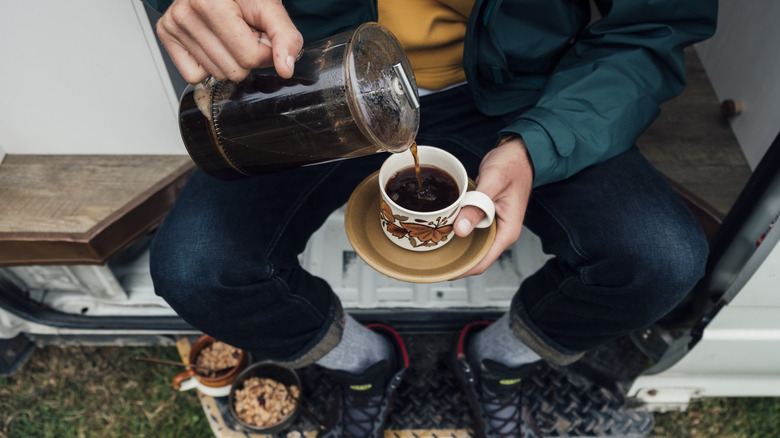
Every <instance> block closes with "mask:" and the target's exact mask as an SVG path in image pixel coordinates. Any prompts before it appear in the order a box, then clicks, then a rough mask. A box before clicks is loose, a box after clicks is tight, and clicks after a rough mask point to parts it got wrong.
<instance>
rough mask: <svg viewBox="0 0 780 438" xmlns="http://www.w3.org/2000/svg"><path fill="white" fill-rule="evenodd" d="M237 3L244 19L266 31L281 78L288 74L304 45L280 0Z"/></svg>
mask: <svg viewBox="0 0 780 438" xmlns="http://www.w3.org/2000/svg"><path fill="white" fill-rule="evenodd" d="M239 4H240V6H241V13H242V14H243V16H244V19H245V20H246V22H247V23H248V24H249V25H250V26H252V27H254V28H255V29H258V30H260V31H261V32H265V34H266V35H268V39H269V40H270V42H271V51H272V52H273V62H274V67H275V68H276V71H277V73H279V75H280V76H282V77H284V78H290V77H291V76H292V75H293V72H294V70H295V61H296V58H297V56H298V53H299V52H300V51H301V48H302V47H303V36H302V35H301V33H300V32H298V29H297V28H296V27H295V24H293V22H292V20H291V19H290V16H289V15H287V10H285V8H284V5H283V4H282V2H281V1H279V0H255V1H250V0H244V1H240V2H239Z"/></svg>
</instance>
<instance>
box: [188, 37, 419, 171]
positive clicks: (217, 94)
mask: <svg viewBox="0 0 780 438" xmlns="http://www.w3.org/2000/svg"><path fill="white" fill-rule="evenodd" d="M418 102H419V101H418V99H417V88H416V84H415V81H414V74H413V72H412V70H411V66H410V64H409V61H408V59H407V58H406V56H405V55H404V52H403V50H402V48H401V46H400V44H399V43H398V41H397V40H396V39H395V37H394V36H393V35H392V34H391V33H390V32H389V31H388V30H387V29H385V28H384V27H382V26H380V25H378V24H376V23H366V24H364V25H362V26H360V27H359V28H358V29H356V30H355V31H353V32H345V33H342V34H338V35H335V36H333V37H331V38H327V39H325V40H321V41H317V42H315V43H311V44H307V45H305V46H304V49H303V51H302V53H301V57H300V59H299V60H298V61H297V62H296V64H295V74H294V76H293V77H292V78H291V79H283V78H281V77H280V76H278V75H277V74H276V73H275V71H274V70H273V68H269V69H258V70H254V71H252V72H251V73H250V75H249V76H248V77H247V78H246V79H245V80H244V81H241V82H238V83H235V82H229V81H218V80H215V79H213V78H210V79H208V80H206V81H204V82H203V83H201V84H198V85H191V86H189V87H188V88H187V89H186V90H185V92H184V94H183V96H182V98H181V102H180V108H179V125H180V129H181V135H182V139H183V140H184V144H185V146H186V147H187V151H188V152H189V154H190V156H191V157H192V159H193V161H195V164H197V165H198V167H200V168H201V169H203V170H204V171H205V172H206V173H209V174H210V175H212V176H216V177H218V178H220V179H226V180H230V179H239V178H245V177H251V176H256V175H261V174H265V173H269V172H276V171H280V170H285V169H291V168H296V167H301V166H305V165H309V164H315V163H322V162H328V161H332V160H338V159H344V158H351V157H358V156H363V155H368V154H373V153H376V152H383V151H389V152H401V151H405V150H406V149H408V148H409V146H410V145H411V144H412V142H413V141H414V137H415V135H416V134H417V129H418V127H419V117H420V116H419V103H418Z"/></svg>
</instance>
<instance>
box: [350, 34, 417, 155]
mask: <svg viewBox="0 0 780 438" xmlns="http://www.w3.org/2000/svg"><path fill="white" fill-rule="evenodd" d="M344 68H345V72H344V73H345V74H344V77H345V78H346V80H345V82H346V87H347V96H348V97H347V103H348V105H349V109H350V111H351V113H352V117H353V118H354V120H355V121H356V122H357V125H358V127H359V129H360V131H361V132H362V133H363V135H365V136H366V138H368V139H370V140H372V142H373V143H374V144H376V145H378V146H379V147H380V150H381V149H384V150H387V151H389V152H402V151H405V150H407V149H408V148H409V146H411V144H412V143H413V142H414V139H415V137H416V136H417V130H418V129H419V127H420V109H419V108H420V103H419V97H418V95H417V82H416V81H415V79H414V72H413V71H412V66H411V64H410V63H409V59H408V58H407V57H406V54H405V53H404V50H403V48H402V47H401V44H400V43H399V42H398V40H397V39H396V37H395V36H394V35H393V34H392V33H390V31H388V30H387V29H386V28H384V27H383V26H381V25H379V24H377V23H365V24H363V25H361V26H360V27H359V28H357V29H356V30H355V32H354V34H353V36H352V39H351V40H350V41H349V43H348V44H347V47H346V53H345V63H344Z"/></svg>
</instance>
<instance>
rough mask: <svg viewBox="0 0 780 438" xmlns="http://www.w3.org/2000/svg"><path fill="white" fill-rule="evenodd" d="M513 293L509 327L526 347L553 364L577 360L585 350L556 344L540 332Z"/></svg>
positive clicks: (516, 295)
mask: <svg viewBox="0 0 780 438" xmlns="http://www.w3.org/2000/svg"><path fill="white" fill-rule="evenodd" d="M519 295H520V294H519V293H518V294H515V297H514V298H513V299H512V306H511V307H510V309H511V318H510V320H509V327H510V329H511V330H512V333H514V335H515V336H517V338H518V339H520V340H521V341H522V342H523V343H524V344H525V345H526V346H528V348H530V349H531V350H533V351H534V352H536V354H538V355H539V356H541V358H542V359H544V360H545V361H547V362H549V363H552V364H554V365H560V366H565V365H569V364H571V363H574V362H576V361H577V360H579V359H580V358H581V357H582V356H583V355H584V354H585V352H583V351H579V352H577V351H572V350H569V349H567V348H564V347H562V346H560V345H558V344H557V343H556V342H555V341H553V340H552V339H550V338H549V337H547V336H546V335H545V334H544V333H542V332H540V331H539V330H538V329H537V328H536V327H535V326H534V325H533V323H532V322H531V320H530V318H529V316H528V313H526V311H525V307H523V304H522V303H521V302H520V300H519V298H518V296H519Z"/></svg>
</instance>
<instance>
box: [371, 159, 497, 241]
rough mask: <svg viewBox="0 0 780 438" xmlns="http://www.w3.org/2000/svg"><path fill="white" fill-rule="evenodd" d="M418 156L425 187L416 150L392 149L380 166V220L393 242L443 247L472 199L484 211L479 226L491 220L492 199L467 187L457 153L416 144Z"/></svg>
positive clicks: (464, 173) (463, 169) (465, 177)
mask: <svg viewBox="0 0 780 438" xmlns="http://www.w3.org/2000/svg"><path fill="white" fill-rule="evenodd" d="M417 156H418V158H419V165H420V170H421V172H422V176H423V181H422V183H423V184H422V188H419V187H418V183H417V175H416V171H415V163H414V156H413V155H412V154H408V153H397V154H393V155H391V156H390V157H389V158H388V159H387V160H385V162H384V164H382V167H381V169H380V170H379V192H380V194H381V200H380V222H381V226H382V231H384V233H385V235H386V236H387V238H388V239H390V241H391V242H393V243H395V244H396V245H398V246H400V247H401V248H404V249H408V250H410V251H431V250H434V249H437V248H441V247H443V246H444V245H445V244H447V242H449V241H451V240H452V239H453V238H454V237H455V235H454V234H455V233H454V228H453V225H454V220H455V217H457V215H458V213H459V212H460V209H461V208H463V207H465V206H468V205H470V206H474V207H477V208H479V209H480V210H482V211H483V212H484V213H485V217H484V218H482V220H481V221H479V222H478V223H477V225H476V227H477V228H487V227H489V226H490V225H491V224H492V222H493V217H494V216H495V207H494V205H493V201H492V200H491V199H490V197H488V196H487V195H485V194H484V193H482V192H478V191H475V190H472V191H468V184H469V179H468V175H467V174H466V168H465V167H463V164H462V163H461V162H460V161H459V160H458V159H457V158H456V157H455V156H454V155H452V154H450V153H449V152H447V151H445V150H443V149H439V148H436V147H433V146H417Z"/></svg>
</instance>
